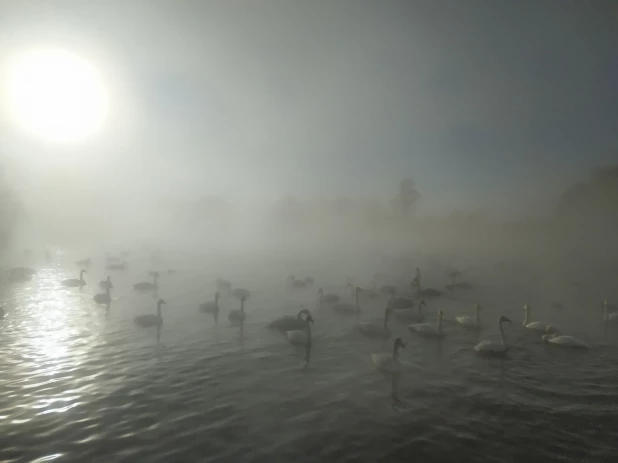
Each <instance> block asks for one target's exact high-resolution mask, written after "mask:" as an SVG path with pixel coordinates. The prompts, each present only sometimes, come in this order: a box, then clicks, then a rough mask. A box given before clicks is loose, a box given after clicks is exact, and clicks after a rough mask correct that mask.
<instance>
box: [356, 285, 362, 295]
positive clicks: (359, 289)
mask: <svg viewBox="0 0 618 463" xmlns="http://www.w3.org/2000/svg"><path fill="white" fill-rule="evenodd" d="M362 290H363V288H361V287H360V286H357V287H356V293H357V294H358V293H360V292H361V291H362Z"/></svg>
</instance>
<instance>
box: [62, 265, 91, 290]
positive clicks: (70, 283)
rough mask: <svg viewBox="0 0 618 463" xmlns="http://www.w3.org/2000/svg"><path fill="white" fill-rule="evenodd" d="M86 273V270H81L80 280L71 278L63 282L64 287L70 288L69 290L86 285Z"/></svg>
mask: <svg viewBox="0 0 618 463" xmlns="http://www.w3.org/2000/svg"><path fill="white" fill-rule="evenodd" d="M84 273H87V272H86V270H85V269H81V271H80V272H79V279H77V278H69V279H68V280H62V285H63V286H68V287H69V288H77V287H80V288H81V287H82V286H85V285H86V281H85V280H84Z"/></svg>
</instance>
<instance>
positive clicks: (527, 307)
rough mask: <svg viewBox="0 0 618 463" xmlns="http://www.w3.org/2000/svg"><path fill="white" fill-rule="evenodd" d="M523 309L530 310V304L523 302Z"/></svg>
mask: <svg viewBox="0 0 618 463" xmlns="http://www.w3.org/2000/svg"><path fill="white" fill-rule="evenodd" d="M524 310H525V311H526V312H528V311H529V310H530V306H529V305H528V304H524Z"/></svg>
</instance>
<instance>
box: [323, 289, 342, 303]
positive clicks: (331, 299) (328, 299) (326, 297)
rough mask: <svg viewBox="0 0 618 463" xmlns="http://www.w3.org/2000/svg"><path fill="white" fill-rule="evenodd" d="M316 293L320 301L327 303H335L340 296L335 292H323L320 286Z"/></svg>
mask: <svg viewBox="0 0 618 463" xmlns="http://www.w3.org/2000/svg"><path fill="white" fill-rule="evenodd" d="M318 294H319V295H320V302H321V303H323V302H325V303H327V304H336V303H338V302H339V301H340V300H341V298H340V297H339V296H338V295H337V294H333V293H327V294H324V290H323V289H322V288H320V289H318Z"/></svg>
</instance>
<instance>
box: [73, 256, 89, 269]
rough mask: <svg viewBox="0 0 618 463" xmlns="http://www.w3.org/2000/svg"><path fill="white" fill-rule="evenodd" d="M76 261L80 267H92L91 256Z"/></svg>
mask: <svg viewBox="0 0 618 463" xmlns="http://www.w3.org/2000/svg"><path fill="white" fill-rule="evenodd" d="M75 263H76V264H77V265H79V266H80V267H90V266H91V265H92V260H91V259H90V257H87V258H85V259H81V260H78V261H76V262H75Z"/></svg>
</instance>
